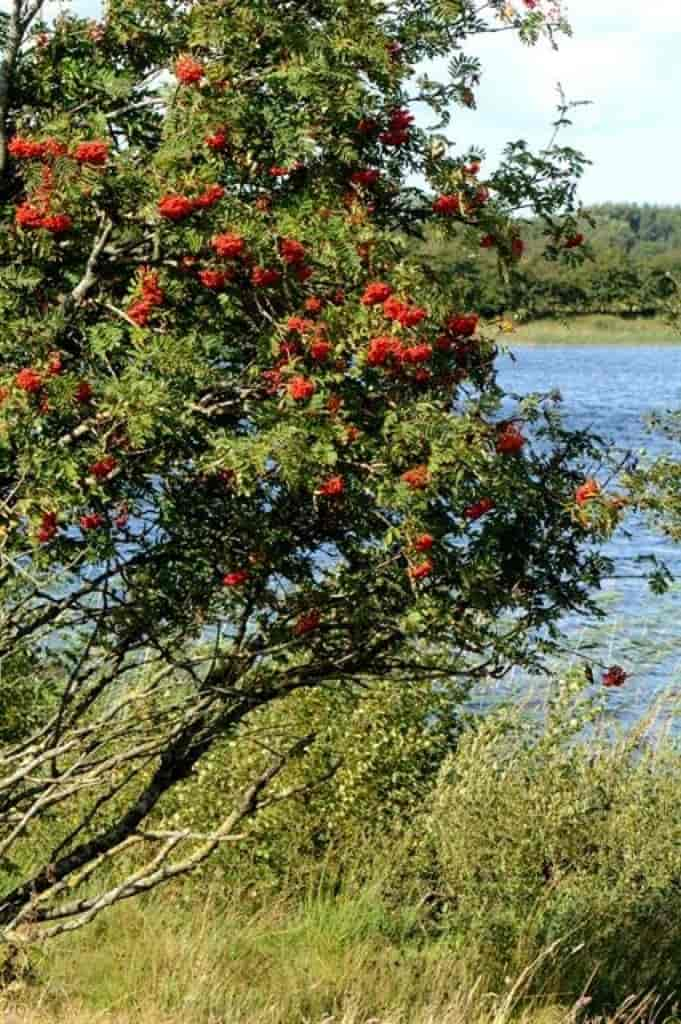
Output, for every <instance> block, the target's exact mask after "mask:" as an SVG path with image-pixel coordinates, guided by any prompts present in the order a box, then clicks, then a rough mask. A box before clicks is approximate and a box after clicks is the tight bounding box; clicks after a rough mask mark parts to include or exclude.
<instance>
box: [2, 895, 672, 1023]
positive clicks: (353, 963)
mask: <svg viewBox="0 0 681 1024" xmlns="http://www.w3.org/2000/svg"><path fill="white" fill-rule="evenodd" d="M248 903H249V897H248V895H246V894H245V895H244V896H243V897H241V898H239V899H236V898H233V899H232V900H230V901H227V902H225V900H224V898H223V895H222V894H221V893H220V892H219V891H217V890H214V891H213V892H208V893H206V894H205V896H204V898H203V900H202V901H197V900H195V899H194V900H193V901H192V902H191V903H189V904H185V903H184V902H183V900H182V896H181V894H179V893H177V892H176V893H174V894H168V893H166V894H164V895H158V894H157V895H155V896H154V897H153V898H152V899H150V900H148V901H147V903H146V905H143V904H142V903H137V904H127V905H123V906H119V907H118V908H117V909H116V910H115V911H114V912H113V913H111V914H110V915H109V916H108V917H106V918H102V919H100V921H99V922H98V924H97V925H96V927H95V929H94V930H92V931H89V932H88V931H85V932H80V933H76V934H74V935H71V936H70V937H68V939H65V940H64V941H63V942H56V943H54V944H53V945H52V946H51V947H50V948H49V952H48V953H47V954H46V956H45V957H44V959H43V960H42V962H41V963H39V964H38V967H37V970H38V983H37V984H33V985H30V986H25V987H23V988H20V989H18V990H17V991H15V992H11V991H10V992H9V993H8V994H7V995H6V998H5V1005H4V1013H5V1015H4V1017H3V1018H2V1019H3V1021H4V1024H48V1022H49V1024H67V1022H68V1024H294V1022H300V1024H511V1022H512V1021H513V1022H515V1024H576V1022H577V1020H579V1022H580V1024H588V1021H589V1018H588V1017H585V1016H584V1010H585V1008H586V1005H587V1000H581V1001H578V1003H577V1004H574V1003H573V1004H572V1005H560V1003H557V1002H556V1001H555V1000H550V999H549V998H548V997H547V999H541V998H534V999H533V1000H532V1001H530V1002H529V1003H528V1001H527V1000H526V998H525V996H526V993H527V989H528V985H529V982H530V981H531V978H532V975H533V972H534V970H535V965H530V966H529V967H528V968H527V969H526V970H525V971H523V972H521V974H520V975H519V977H517V978H515V979H512V980H511V979H509V980H508V982H507V984H506V985H505V986H504V988H503V990H502V991H500V992H496V993H493V992H489V991H487V990H486V989H485V987H484V985H483V984H482V983H481V981H480V979H471V978H467V977H466V974H465V971H464V969H463V968H462V965H461V962H460V960H459V958H458V957H457V956H456V955H455V954H454V953H453V952H451V951H449V950H448V949H447V948H446V946H444V945H442V946H438V945H437V944H432V943H431V944H428V945H424V944H423V943H422V942H420V941H419V939H418V935H417V934H416V933H414V934H413V935H411V937H410V938H409V939H408V940H407V939H405V936H404V935H402V936H400V935H399V933H398V932H396V931H395V927H394V922H393V921H388V918H387V916H386V913H385V910H384V908H383V907H382V905H381V901H380V899H378V898H377V895H376V893H375V892H372V890H371V888H369V889H368V890H367V891H365V892H364V893H362V894H357V895H355V896H354V897H350V898H343V899H338V898H336V899H334V900H330V899H329V898H327V897H324V896H322V895H313V896H311V897H310V899H309V900H308V901H307V902H306V903H305V904H304V905H302V906H301V905H297V906H292V905H289V904H288V903H287V901H286V900H283V899H280V900H278V901H277V902H275V903H273V904H272V905H270V906H269V907H267V908H266V909H264V910H263V909H260V910H257V911H255V910H252V909H250V910H249V909H248ZM403 924H404V925H405V926H408V927H409V928H412V927H413V925H414V921H413V914H411V913H409V914H407V915H406V918H405V919H404V921H403ZM544 955H545V956H549V955H550V951H548V952H547V953H546V954H544ZM592 1020H593V1021H594V1022H596V1021H599V1022H602V1024H605V1021H606V1020H607V1021H608V1022H609V1024H643V1022H651V1024H652V1022H653V1021H656V1022H658V1024H662V1022H663V1021H664V1020H665V1017H664V1013H663V1010H662V1009H661V1008H659V1007H658V1009H657V1011H656V1009H655V1003H654V1000H653V999H650V998H648V999H646V998H645V997H644V998H641V999H636V998H632V999H630V1000H627V1001H626V1002H625V1003H624V1004H623V1005H622V1007H621V1009H620V1010H619V1011H618V1012H616V1013H614V1014H613V1015H611V1016H609V1017H607V1018H603V1017H599V1018H592Z"/></svg>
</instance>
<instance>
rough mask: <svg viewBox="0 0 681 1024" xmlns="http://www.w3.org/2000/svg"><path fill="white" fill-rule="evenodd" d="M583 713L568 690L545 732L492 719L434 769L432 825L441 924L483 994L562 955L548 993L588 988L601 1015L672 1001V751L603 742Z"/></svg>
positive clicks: (678, 925)
mask: <svg viewBox="0 0 681 1024" xmlns="http://www.w3.org/2000/svg"><path fill="white" fill-rule="evenodd" d="M591 712H593V706H592V705H589V704H588V703H586V704H585V703H581V704H580V701H579V699H578V698H577V697H576V694H575V691H574V689H573V688H571V687H570V686H567V687H565V688H563V690H562V691H561V693H560V695H559V697H558V698H557V699H556V700H555V701H554V702H553V703H552V705H551V707H550V709H549V714H548V718H547V720H546V722H544V723H540V722H538V721H537V720H536V719H535V718H533V717H531V716H529V715H528V714H527V713H525V714H524V713H523V712H522V710H517V709H516V710H510V711H509V710H504V711H501V712H499V713H497V714H494V715H492V716H491V717H489V718H488V719H486V720H485V721H483V722H482V724H481V725H480V727H479V728H477V729H476V730H475V731H472V732H470V733H469V734H467V735H466V737H465V738H464V739H463V741H462V743H461V746H460V749H459V750H458V751H457V753H456V755H455V756H454V757H452V758H450V759H449V760H448V761H447V763H446V764H445V765H444V766H443V770H442V773H441V777H440V780H439V784H438V786H437V791H436V793H435V796H434V802H433V808H434V809H433V814H432V818H431V825H432V833H433V837H434V842H435V847H436V853H437V858H438V864H439V870H440V872H441V885H442V887H443V890H444V892H445V893H446V904H445V906H446V913H445V924H446V927H447V929H448V930H450V932H451V935H452V937H453V940H454V942H455V943H457V944H459V945H460V947H461V949H462V950H463V949H465V951H466V956H467V957H468V958H469V959H470V961H471V964H472V965H473V966H474V967H475V969H476V970H479V971H480V972H481V973H482V974H483V975H484V976H485V977H486V978H489V979H490V980H492V981H494V979H495V977H496V979H497V981H499V982H501V981H502V979H503V977H504V976H505V975H507V974H512V973H513V972H514V970H515V969H516V968H517V967H519V966H520V965H521V964H526V963H529V962H530V961H531V960H532V959H534V957H535V956H536V955H537V954H539V952H540V951H541V950H544V949H546V948H547V947H548V946H550V945H551V944H552V943H554V942H556V941H558V942H559V947H558V952H557V955H556V957H555V958H553V961H552V962H551V963H549V962H548V961H547V962H546V964H545V966H544V971H543V973H544V977H538V979H537V980H538V982H539V983H540V984H541V985H542V986H543V987H546V986H547V985H549V986H550V985H551V979H549V978H547V977H546V973H547V972H551V973H552V977H553V979H554V980H555V984H556V985H557V986H558V988H559V990H560V991H562V992H564V993H566V992H567V993H568V994H575V995H578V994H579V992H580V991H582V990H583V989H584V987H586V986H587V985H589V983H590V979H591V977H592V975H595V977H594V978H593V981H592V982H591V984H590V985H589V987H590V991H591V994H592V995H593V997H594V999H595V1001H596V1003H597V1004H599V1005H614V1004H615V1003H616V1002H617V1000H618V999H620V998H621V997H622V995H623V994H624V993H628V992H643V991H647V990H650V989H654V990H656V991H657V992H662V993H665V994H669V993H673V992H676V993H678V992H679V991H681V759H680V758H679V748H678V745H675V744H674V743H673V742H672V741H670V740H667V739H660V738H658V739H656V740H654V741H653V740H651V738H650V737H651V733H650V729H649V728H644V727H639V728H637V729H635V730H632V731H630V732H629V733H627V734H626V735H619V736H613V735H608V734H607V733H606V731H605V730H604V729H603V728H602V727H598V725H597V723H596V722H591V724H589V722H588V719H589V718H590V717H593V715H592V714H591ZM585 725H586V726H587V729H586V731H584V727H585ZM580 733H581V735H580ZM558 979H559V980H558Z"/></svg>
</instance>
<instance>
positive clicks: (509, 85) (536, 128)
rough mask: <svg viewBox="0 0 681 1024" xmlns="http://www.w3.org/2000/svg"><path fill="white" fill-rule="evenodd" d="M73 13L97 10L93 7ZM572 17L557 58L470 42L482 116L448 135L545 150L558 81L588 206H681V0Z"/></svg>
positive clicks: (89, 0)
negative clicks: (570, 104)
mask: <svg viewBox="0 0 681 1024" xmlns="http://www.w3.org/2000/svg"><path fill="white" fill-rule="evenodd" d="M515 2H516V3H519V0H515ZM6 5H7V0H0V9H2V8H3V7H5V8H6ZM72 6H73V8H74V9H75V10H77V11H78V12H79V13H82V14H88V15H92V16H94V15H96V14H97V12H98V10H99V4H98V3H97V0H75V2H74V3H73V4H72ZM50 7H51V8H52V9H54V8H55V7H56V4H53V3H50ZM567 13H568V17H569V19H570V21H571V23H572V27H573V31H574V35H573V37H572V38H571V39H563V40H562V41H561V44H560V50H559V52H558V53H556V52H554V51H553V50H551V48H550V46H549V45H548V44H547V43H543V44H539V45H538V46H536V47H534V48H528V47H526V46H523V45H522V43H520V42H519V41H518V40H517V38H515V36H513V35H512V34H511V33H498V34H495V35H492V36H488V37H485V38H478V39H474V40H471V41H470V43H469V46H468V49H469V50H470V51H471V52H473V53H475V54H476V55H478V56H479V57H480V58H481V60H482V64H483V70H484V77H483V82H482V85H481V87H480V89H479V91H478V94H477V100H478V109H477V111H475V112H469V111H466V110H461V109H460V108H457V110H456V112H455V115H454V119H453V122H452V125H451V127H450V129H449V135H450V137H451V138H452V139H454V140H455V141H456V143H457V145H458V146H460V147H461V148H462V149H466V148H467V147H468V146H469V145H471V144H474V145H480V146H483V147H484V148H485V150H486V151H487V153H488V155H489V158H490V160H489V163H490V164H493V163H494V160H495V158H496V157H497V156H498V154H499V151H500V149H501V146H502V145H503V143H504V142H506V141H509V140H511V139H519V138H524V139H526V140H527V141H528V142H529V143H530V145H531V146H533V147H540V146H542V145H543V144H545V143H546V141H547V140H548V138H549V135H550V131H551V128H550V126H551V122H552V120H553V117H554V114H555V105H556V98H557V97H556V85H557V83H558V82H560V83H561V85H562V86H563V88H564V90H565V93H566V95H567V96H568V98H569V99H572V100H590V101H591V105H590V106H588V107H580V108H578V109H577V110H575V111H574V126H573V128H572V129H570V130H569V131H568V132H567V133H566V134H565V136H564V141H565V142H566V144H569V145H573V146H575V147H576V148H578V149H581V150H583V151H584V152H585V153H586V155H587V156H588V157H589V159H590V160H592V161H593V166H592V167H591V168H589V169H588V171H587V173H586V175H585V177H584V179H583V184H582V188H581V195H582V199H583V200H584V202H588V203H592V202H605V201H607V200H613V201H618V200H629V201H632V202H654V203H674V204H676V203H681V166H680V165H681V132H680V130H679V98H681V61H680V60H679V52H680V51H681V0H643V2H636V0H567ZM488 166H489V164H488Z"/></svg>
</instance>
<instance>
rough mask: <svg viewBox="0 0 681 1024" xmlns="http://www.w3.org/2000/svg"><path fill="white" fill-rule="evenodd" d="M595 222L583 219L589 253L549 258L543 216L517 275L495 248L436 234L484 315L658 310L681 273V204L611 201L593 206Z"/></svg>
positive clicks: (530, 230) (528, 236)
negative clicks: (505, 271)
mask: <svg viewBox="0 0 681 1024" xmlns="http://www.w3.org/2000/svg"><path fill="white" fill-rule="evenodd" d="M586 212H587V214H588V215H589V216H590V217H592V218H593V220H594V222H595V226H594V227H591V226H589V225H588V224H583V225H582V226H581V230H582V231H583V233H584V236H585V245H584V251H585V253H586V254H587V258H586V259H585V260H584V261H583V262H581V263H580V262H578V261H577V262H575V260H574V258H573V257H572V255H571V254H570V253H567V254H566V257H565V258H562V257H560V258H559V259H557V260H546V259H545V257H544V255H543V254H544V248H545V239H544V238H543V235H542V229H541V226H540V225H539V224H538V223H536V224H535V223H532V224H528V225H525V226H524V227H523V230H522V234H523V238H524V241H525V244H526V250H525V254H524V256H523V258H522V260H521V261H520V262H519V263H518V264H517V265H516V268H515V272H514V273H513V275H512V278H511V281H510V282H509V281H504V279H503V277H502V276H501V275H500V273H499V267H498V261H497V258H496V255H495V252H494V249H487V250H482V249H478V248H477V246H476V245H475V244H471V243H470V242H469V241H465V240H464V239H463V237H462V238H461V239H460V240H456V241H454V242H451V241H448V242H446V243H443V242H440V241H435V240H433V241H432V242H431V243H430V244H429V249H431V251H432V250H435V252H436V253H437V254H438V255H439V256H440V258H441V260H442V264H443V265H444V266H446V267H447V269H448V270H449V271H453V272H454V273H455V274H457V275H458V276H459V279H460V280H461V282H462V287H463V289H464V293H465V294H464V305H465V306H466V308H467V309H474V310H476V311H477V312H479V313H481V314H483V315H484V316H495V315H500V314H501V313H503V312H504V311H508V310H509V309H513V310H514V311H516V312H519V313H521V315H523V316H525V317H527V318H536V317H553V316H562V315H567V316H569V315H575V314H580V313H612V314H617V315H620V316H623V315H624V316H626V315H629V316H654V315H655V314H659V313H662V312H663V311H664V307H665V304H666V301H667V300H668V299H669V297H670V296H671V295H672V293H673V292H674V283H673V281H672V280H671V279H670V276H669V275H670V274H671V275H673V276H674V277H676V278H681V206H652V205H648V204H646V205H643V206H637V205H634V204H628V203H604V204H603V205H600V206H592V207H589V208H588V209H587V211H586Z"/></svg>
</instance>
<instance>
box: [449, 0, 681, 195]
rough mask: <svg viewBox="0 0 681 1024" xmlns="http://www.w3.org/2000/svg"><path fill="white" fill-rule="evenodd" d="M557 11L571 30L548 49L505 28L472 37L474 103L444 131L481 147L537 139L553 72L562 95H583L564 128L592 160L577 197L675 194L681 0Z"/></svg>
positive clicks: (620, 0) (680, 165)
mask: <svg viewBox="0 0 681 1024" xmlns="http://www.w3.org/2000/svg"><path fill="white" fill-rule="evenodd" d="M516 2H517V0H516ZM567 13H568V18H569V20H570V22H571V24H572V28H573V33H574V35H573V37H572V38H571V39H563V40H562V41H561V43H560V49H559V52H558V53H556V52H554V51H552V50H551V48H550V46H549V45H548V44H546V43H545V44H540V45H538V46H536V47H534V48H527V47H525V46H523V45H522V43H520V42H519V41H518V40H517V38H515V37H514V36H512V35H511V34H510V33H500V34H497V35H493V36H488V37H486V38H484V39H478V40H475V41H473V45H472V46H470V47H469V49H471V50H472V51H473V52H474V53H475V54H476V55H478V56H479V57H480V58H481V60H482V64H483V69H484V78H483V82H482V85H481V87H480V89H479V92H478V95H477V100H478V109H477V111H475V112H473V113H469V112H468V111H461V112H459V111H457V113H456V115H455V119H454V121H453V124H452V127H451V129H450V130H449V134H450V137H451V138H453V139H455V140H456V142H457V143H459V144H460V145H461V146H462V147H464V148H465V146H466V145H468V144H469V143H473V144H476V145H477V144H480V145H483V146H484V147H485V148H486V149H487V152H488V153H489V155H490V157H494V155H495V154H498V152H499V149H500V145H501V143H503V141H505V140H510V139H518V138H524V139H526V140H527V141H528V142H529V143H530V144H531V145H532V146H533V147H534V146H537V147H538V146H541V145H543V144H545V142H546V141H547V139H548V137H549V135H550V124H551V120H552V118H553V113H554V110H555V103H556V84H557V83H558V82H560V83H561V85H562V86H563V89H564V90H565V93H566V95H567V97H568V98H569V99H572V100H590V101H591V105H590V106H588V107H580V108H578V109H577V110H575V111H574V112H573V121H574V126H573V128H572V129H570V130H568V132H567V133H566V134H565V136H564V140H565V142H566V144H569V145H573V146H575V147H576V148H578V149H581V150H582V151H583V152H584V153H585V154H586V155H587V156H588V157H589V159H590V160H592V161H593V166H592V167H591V168H589V169H588V171H587V172H586V175H585V177H584V179H583V182H582V187H581V190H580V192H581V196H582V199H583V200H584V202H589V203H591V202H605V201H608V200H612V201H618V200H629V201H633V202H652V203H672V204H677V203H681V132H680V130H679V129H680V125H679V101H680V99H681V61H680V60H679V52H680V51H681V0H644V2H636V0H569V2H568V4H567ZM492 162H493V160H492Z"/></svg>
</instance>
